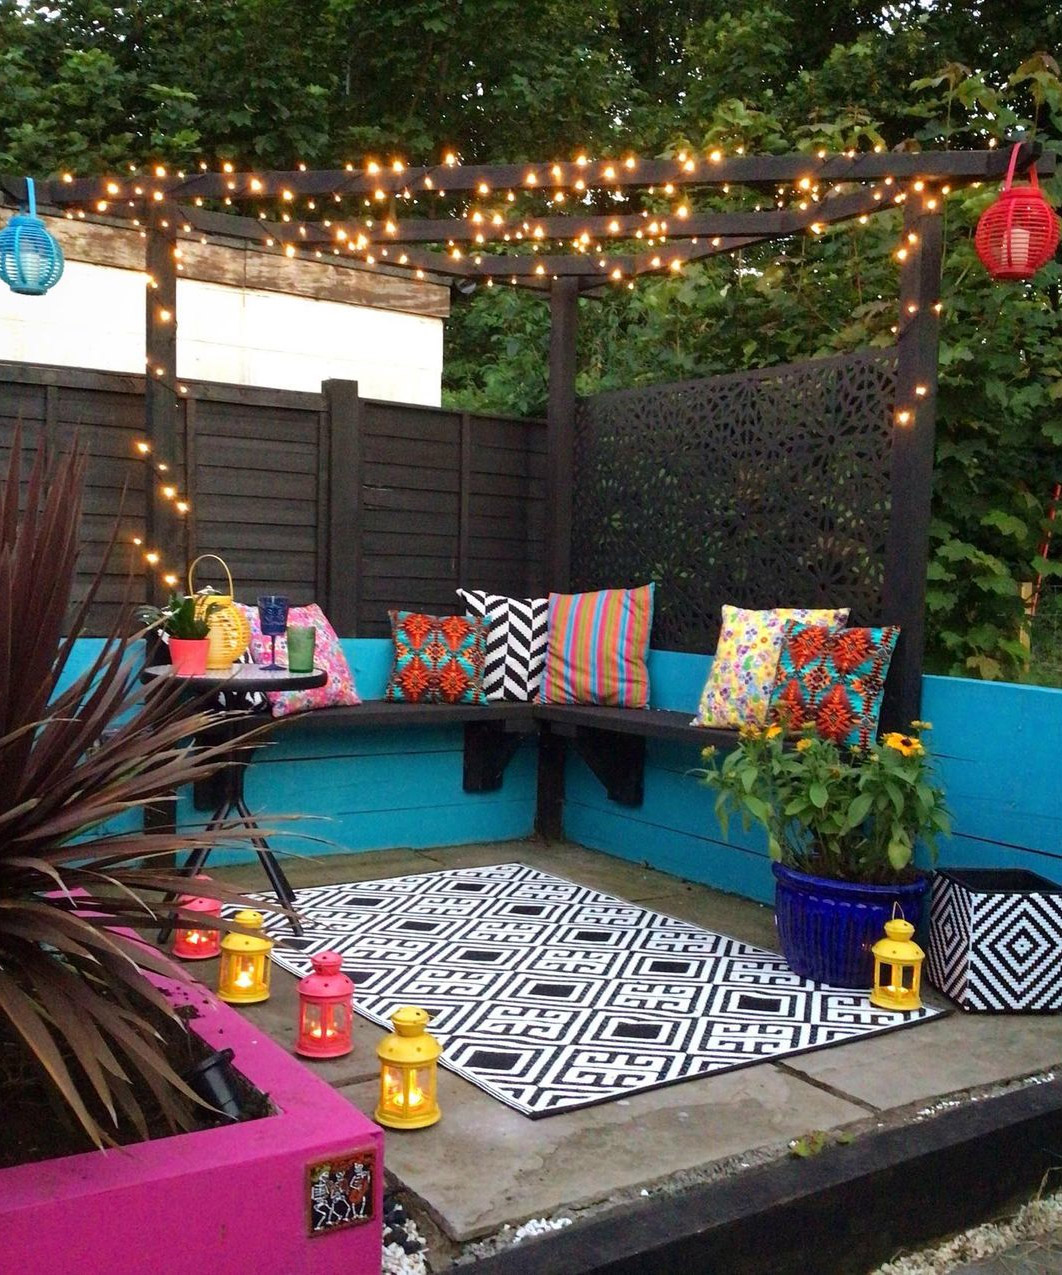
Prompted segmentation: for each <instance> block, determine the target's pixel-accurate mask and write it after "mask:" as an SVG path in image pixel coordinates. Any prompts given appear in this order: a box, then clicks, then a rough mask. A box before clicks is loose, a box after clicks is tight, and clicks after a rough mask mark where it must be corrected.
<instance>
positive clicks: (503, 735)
mask: <svg viewBox="0 0 1062 1275" xmlns="http://www.w3.org/2000/svg"><path fill="white" fill-rule="evenodd" d="M522 738H524V736H523V735H522V734H519V733H516V732H510V731H507V730H506V729H505V723H504V722H465V762H464V779H463V787H464V790H465V792H497V791H498V789H499V788H500V787H501V786H502V781H503V779H504V778H505V771H506V768H507V766H508V765H509V763H510V762H511V761H512V759H513V757H515V755H516V750H517V749H518V748H519V747H520V740H521V739H522Z"/></svg>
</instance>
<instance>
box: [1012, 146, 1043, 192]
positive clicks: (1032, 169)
mask: <svg viewBox="0 0 1062 1275" xmlns="http://www.w3.org/2000/svg"><path fill="white" fill-rule="evenodd" d="M1024 145H1025V143H1024V142H1015V143H1014V145H1013V146H1012V147H1011V149H1010V163H1009V164H1008V165H1007V175H1006V177H1005V178H1004V179H1003V189H1004V190H1010V188H1011V185H1012V183H1013V181H1014V171H1015V169H1016V168H1017V166H1018V155H1019V153H1020V152H1021V149H1022V147H1023V146H1024ZM1029 184H1030V185H1031V186H1032V188H1033V189H1034V190H1039V188H1040V183H1039V182H1038V181H1037V180H1036V160H1035V158H1034V159H1033V160H1032V162H1031V163H1030V164H1029Z"/></svg>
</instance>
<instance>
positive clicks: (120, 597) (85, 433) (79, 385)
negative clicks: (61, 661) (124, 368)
mask: <svg viewBox="0 0 1062 1275" xmlns="http://www.w3.org/2000/svg"><path fill="white" fill-rule="evenodd" d="M143 382H144V378H143V377H134V376H120V375H115V376H108V375H107V374H105V373H96V372H82V371H79V370H77V369H73V368H50V367H37V366H31V365H25V364H0V466H2V468H3V471H4V472H6V469H7V464H8V461H9V458H10V455H11V442H12V437H13V435H14V431H15V428H16V426H17V425H18V424H21V426H22V432H23V447H24V463H25V464H26V465H27V467H28V464H29V463H30V462H31V461H32V454H33V453H34V452H35V451H36V447H37V443H38V441H39V439H40V438H41V436H42V433H43V434H45V435H46V437H47V438H48V440H49V443H50V445H51V446H53V447H56V448H60V449H62V448H65V447H69V446H70V444H71V443H72V441H73V439H74V437H75V435H76V436H77V437H78V438H79V439H80V440H81V442H82V443H83V444H84V445H85V446H86V447H87V448H88V452H89V462H88V467H87V476H86V484H85V493H84V500H83V518H82V528H81V552H80V554H79V557H78V575H77V579H76V582H75V589H74V597H75V599H77V598H79V597H81V596H83V594H84V590H85V589H86V587H87V585H88V582H89V580H90V579H91V577H92V575H93V573H94V572H95V571H96V570H98V569H99V567H100V566H101V565H103V562H104V554H105V551H106V548H107V545H108V543H109V542H110V540H111V537H112V535H113V534H114V530H115V524H116V522H117V523H118V524H119V525H118V537H117V543H116V545H115V547H114V550H113V552H112V553H111V555H110V557H109V558H108V560H107V562H106V564H105V573H104V577H103V580H102V583H101V586H100V588H99V590H98V592H97V594H96V601H95V604H94V605H93V607H92V609H91V611H90V613H89V616H88V622H87V631H88V632H89V633H91V634H105V633H108V632H110V631H111V628H112V627H113V625H114V624H115V622H116V621H117V620H118V618H119V616H120V614H121V612H122V610H123V604H132V603H136V602H141V601H143V600H144V596H145V592H144V587H145V582H144V576H143V573H142V571H141V566H142V563H141V557H140V552H141V551H140V550H139V549H138V548H137V547H136V546H135V545H134V544H133V540H134V538H136V537H140V538H143V536H144V500H145V483H146V481H147V475H146V471H145V466H144V464H143V462H142V461H141V460H140V459H139V458H138V456H137V453H136V449H135V444H136V441H137V439H139V438H142V437H143V416H144V409H143V392H144V391H143Z"/></svg>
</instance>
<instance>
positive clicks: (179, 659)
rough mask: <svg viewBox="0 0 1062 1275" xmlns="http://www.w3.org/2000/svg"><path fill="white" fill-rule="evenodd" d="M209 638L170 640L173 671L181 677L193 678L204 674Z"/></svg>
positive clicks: (173, 638) (172, 638)
mask: <svg viewBox="0 0 1062 1275" xmlns="http://www.w3.org/2000/svg"><path fill="white" fill-rule="evenodd" d="M209 651H210V639H209V638H175V637H171V638H170V660H171V662H172V664H173V671H174V672H175V673H177V674H179V675H180V676H181V677H195V676H196V674H202V673H205V672H206V666H207V654H208V653H209Z"/></svg>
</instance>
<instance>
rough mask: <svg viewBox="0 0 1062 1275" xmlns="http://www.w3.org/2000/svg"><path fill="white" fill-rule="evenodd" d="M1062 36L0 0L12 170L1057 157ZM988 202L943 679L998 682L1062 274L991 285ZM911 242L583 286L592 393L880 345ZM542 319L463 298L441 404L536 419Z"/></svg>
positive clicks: (1019, 609) (966, 238)
mask: <svg viewBox="0 0 1062 1275" xmlns="http://www.w3.org/2000/svg"><path fill="white" fill-rule="evenodd" d="M1060 46H1062V10H1059V9H1058V7H1057V6H1046V5H1044V4H1042V3H1035V4H1034V3H1032V0H1009V2H1008V3H1007V4H1006V5H1003V4H999V3H993V2H992V0H980V3H970V2H969V0H935V2H933V0H895V2H894V3H882V2H880V0H877V2H875V0H788V2H785V0H773V3H772V2H771V0H768V2H767V3H762V2H761V0H727V2H726V3H723V2H722V0H653V3H651V4H650V3H648V2H647V0H630V2H629V3H628V2H624V0H605V3H602V4H600V5H587V4H585V3H581V2H580V0H520V2H519V3H517V0H479V3H478V4H477V5H476V6H475V7H474V9H473V8H472V7H471V6H468V5H461V4H458V3H454V2H453V0H407V3H406V4H403V5H400V6H396V5H392V4H389V3H384V2H381V0H302V2H301V3H299V4H296V5H292V4H280V3H279V2H278V0H217V2H216V3H211V4H203V3H201V0H128V2H127V3H124V4H118V5H115V4H111V3H104V2H103V0H52V2H51V3H50V4H48V5H47V6H42V7H39V8H35V7H27V5H26V4H24V3H22V2H21V0H0V76H2V83H3V85H4V92H3V94H2V95H0V170H5V171H15V172H23V171H24V172H29V173H35V174H38V175H43V174H47V173H49V172H56V171H59V170H61V169H66V168H69V169H71V170H72V171H77V172H81V173H89V172H103V171H107V170H109V169H113V168H115V167H116V166H119V165H123V164H126V163H129V162H133V163H140V162H145V161H148V160H152V161H166V162H170V163H174V164H179V163H183V162H184V163H186V162H190V161H192V160H193V159H195V160H198V159H200V158H206V159H210V160H214V159H232V160H234V161H240V162H243V163H246V164H248V165H255V166H261V167H271V168H289V167H294V166H295V165H296V164H297V163H299V162H302V163H305V164H307V165H309V166H321V167H331V166H335V165H336V164H341V163H344V162H347V161H351V162H355V163H360V162H361V161H362V160H363V159H364V157H365V156H367V155H376V156H379V157H381V158H387V157H391V156H395V155H398V156H401V157H402V158H403V159H406V160H407V161H412V162H416V161H422V160H424V161H430V160H437V159H438V158H439V157H440V155H441V154H442V152H443V151H444V150H446V149H451V148H452V149H454V150H456V151H457V152H458V153H459V154H460V155H461V157H462V159H464V160H465V161H466V162H471V161H475V160H479V161H505V160H514V161H515V160H523V159H529V158H535V159H542V158H554V157H556V158H570V157H571V156H572V155H574V154H575V152H576V151H577V150H585V151H586V152H587V153H589V154H597V155H607V154H619V153H620V152H621V151H625V150H628V149H632V150H635V151H637V152H640V153H642V154H673V153H675V152H676V151H677V150H679V149H680V148H682V147H696V148H701V149H708V148H711V147H716V146H719V147H722V148H724V149H725V148H728V147H729V148H733V147H736V146H738V145H742V146H744V147H745V149H746V150H747V151H749V152H753V151H759V152H768V153H770V152H783V151H789V150H793V149H798V150H808V151H811V150H817V149H819V148H826V149H829V150H837V149H847V148H849V147H856V148H866V147H868V146H875V145H880V146H885V147H896V146H904V147H935V148H940V147H967V146H977V147H983V146H985V145H987V144H992V143H998V144H1001V145H1003V144H1005V143H1006V141H1007V139H1008V138H1011V137H1015V136H1021V137H1032V138H1035V139H1036V140H1038V141H1040V142H1041V143H1042V144H1043V145H1044V146H1045V147H1048V148H1051V149H1054V150H1056V151H1057V150H1062V81H1060V78H1059V69H1058V66H1057V64H1056V63H1055V61H1054V60H1053V58H1052V56H1051V51H1052V50H1056V49H1058V48H1059V47H1060ZM1048 189H1049V193H1050V194H1051V196H1052V201H1053V202H1054V203H1055V204H1056V205H1057V203H1058V200H1059V191H1060V189H1062V183H1060V181H1059V180H1057V179H1056V181H1055V183H1053V185H1052V186H1049V188H1048ZM994 194H995V191H994V190H989V189H979V190H969V191H966V192H963V193H962V194H960V195H955V196H953V197H952V198H951V200H950V201H949V203H948V207H947V223H946V234H947V252H946V258H945V268H944V283H943V291H942V300H943V303H944V311H943V316H942V317H943V323H942V345H941V386H940V398H939V405H938V410H939V426H938V429H939V441H938V448H937V471H936V486H935V496H934V500H935V511H934V512H935V517H934V521H933V526H932V546H931V554H932V556H931V563H930V571H929V592H928V605H929V612H930V626H931V628H930V644H931V645H930V660H931V666H932V667H935V668H939V669H942V670H947V671H951V672H962V673H966V674H968V675H974V676H983V677H990V678H991V677H1001V676H1016V675H1021V673H1022V671H1023V669H1024V667H1025V663H1026V659H1027V652H1026V650H1025V647H1024V646H1023V644H1022V641H1021V627H1022V622H1023V615H1024V606H1023V600H1022V590H1023V586H1027V585H1028V584H1029V583H1030V582H1032V581H1033V580H1034V579H1035V578H1036V577H1037V575H1038V574H1040V573H1049V574H1052V575H1054V576H1060V575H1062V566H1060V565H1058V564H1057V563H1056V562H1055V561H1052V560H1046V561H1045V560H1044V559H1043V558H1042V557H1041V556H1040V554H1039V546H1040V543H1041V540H1042V538H1043V534H1044V530H1045V519H1046V515H1047V512H1048V507H1049V499H1050V495H1051V489H1052V484H1053V483H1054V481H1056V480H1057V479H1059V478H1062V462H1060V459H1059V457H1060V451H1059V448H1060V444H1062V411H1060V407H1062V315H1060V312H1059V293H1060V282H1062V273H1060V269H1059V266H1058V265H1057V264H1056V265H1052V266H1049V267H1047V268H1045V269H1044V270H1043V271H1041V272H1040V274H1039V275H1038V276H1037V277H1036V279H1035V280H1034V281H1033V282H1032V283H1029V284H1009V285H1001V284H996V283H993V282H992V281H991V280H990V279H989V278H988V276H987V275H986V274H985V272H984V271H983V270H982V268H981V267H980V265H979V263H978V262H977V260H976V258H975V256H974V253H973V247H972V238H971V236H972V230H973V227H974V225H975V223H976V219H977V216H978V214H979V213H980V212H981V210H982V209H983V208H984V207H985V206H986V205H987V204H988V203H989V202H990V201H991V199H992V198H993V197H994ZM750 198H751V196H750V195H749V194H748V192H742V191H733V192H729V193H727V194H725V195H723V194H720V195H718V196H713V197H711V199H710V200H709V201H708V202H707V203H704V204H703V205H701V206H703V207H705V208H708V207H715V208H723V207H726V208H730V209H737V208H740V207H742V206H744V202H743V201H746V200H748V199H750ZM896 233H897V225H896V223H895V221H893V220H892V219H890V217H888V216H882V217H879V218H875V219H872V220H871V222H870V223H869V224H868V225H866V226H861V225H859V224H858V223H852V224H850V225H846V226H843V227H838V228H835V229H833V230H831V231H829V232H828V233H826V234H824V235H822V236H821V237H816V236H814V235H807V236H800V237H794V238H793V239H792V240H789V241H785V242H783V243H781V244H777V243H776V244H770V245H765V246H764V247H762V248H755V249H748V250H746V251H745V252H743V253H741V254H735V255H733V256H731V257H728V258H714V259H712V260H710V261H706V262H703V263H700V264H697V265H694V266H690V267H689V268H687V269H686V270H685V271H683V272H682V274H681V276H679V277H674V278H666V279H653V280H647V281H645V282H642V283H640V284H639V285H638V287H637V288H636V289H635V290H634V291H628V290H627V289H626V287H621V288H619V289H618V290H615V291H610V292H608V294H607V295H605V296H604V297H603V298H602V299H601V300H595V301H585V302H583V303H582V310H583V314H582V321H581V335H580V340H581V346H580V358H579V381H580V389H581V390H582V391H583V392H589V391H593V390H595V389H598V388H604V387H613V386H625V385H636V384H644V383H649V382H653V381H664V380H669V379H675V378H677V377H691V376H701V375H710V374H713V373H716V372H721V371H729V370H733V369H736V368H741V367H749V366H766V365H769V364H773V363H779V362H784V361H787V360H790V359H795V358H806V357H809V356H813V355H816V354H823V353H834V352H837V351H841V350H848V349H855V348H858V347H861V346H865V345H885V344H888V343H889V342H890V341H891V340H892V331H891V329H892V327H893V325H894V324H895V322H896V301H895V297H896V263H895V261H894V259H893V257H892V255H891V249H892V248H893V247H894V246H895V241H896ZM547 331H548V315H547V313H546V307H545V306H544V305H543V304H542V302H541V300H540V299H538V298H536V297H533V296H529V295H527V294H525V293H517V292H513V291H509V290H506V289H493V290H491V293H490V294H488V295H484V294H483V293H478V294H475V295H473V296H471V297H470V298H463V297H457V298H455V306H454V314H453V317H452V318H451V320H450V323H449V326H448V331H447V358H446V368H445V374H444V375H445V391H446V394H447V398H448V400H449V401H451V402H453V403H455V404H459V405H461V406H464V407H467V408H484V409H491V410H498V411H503V412H508V413H537V412H541V411H542V409H543V406H544V402H545V389H546V386H545V370H544V369H545V357H544V355H545V346H546V341H547Z"/></svg>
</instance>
